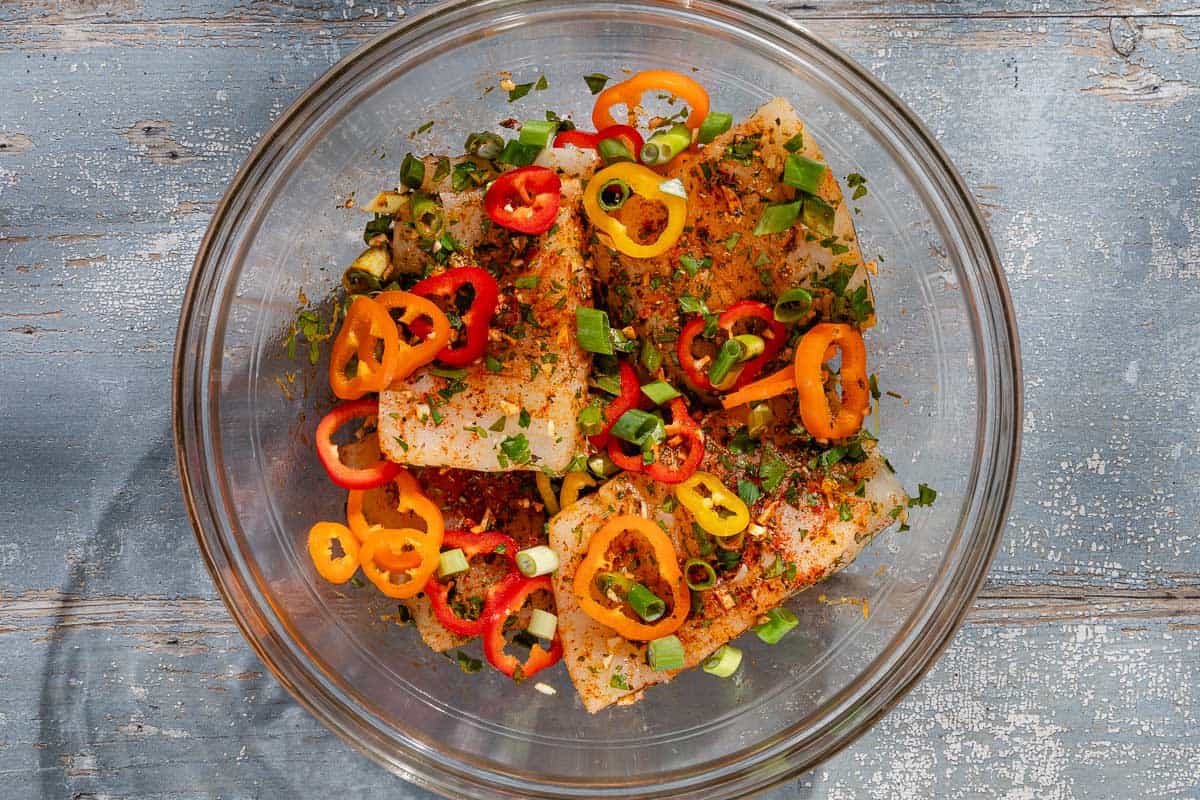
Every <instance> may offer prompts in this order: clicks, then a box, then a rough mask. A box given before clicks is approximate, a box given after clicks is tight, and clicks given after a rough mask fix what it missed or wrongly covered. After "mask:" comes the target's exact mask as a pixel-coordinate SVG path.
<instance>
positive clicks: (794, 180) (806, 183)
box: [783, 153, 829, 194]
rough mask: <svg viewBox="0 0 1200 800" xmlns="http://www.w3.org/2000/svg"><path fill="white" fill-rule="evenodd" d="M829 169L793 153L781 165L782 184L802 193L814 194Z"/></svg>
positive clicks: (818, 162)
mask: <svg viewBox="0 0 1200 800" xmlns="http://www.w3.org/2000/svg"><path fill="white" fill-rule="evenodd" d="M828 170H829V167H828V166H827V165H825V164H822V163H821V162H820V161H813V160H812V159H811V158H805V157H804V156H801V155H797V154H795V153H793V154H792V155H790V156H788V157H787V161H786V162H785V163H784V165H783V182H784V183H786V184H787V185H788V186H795V187H796V188H797V189H799V190H800V191H802V192H808V193H809V194H816V193H817V192H818V191H819V190H820V189H821V181H822V180H823V179H824V178H825V173H826V172H827V171H828Z"/></svg>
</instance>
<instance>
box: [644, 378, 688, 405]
mask: <svg viewBox="0 0 1200 800" xmlns="http://www.w3.org/2000/svg"><path fill="white" fill-rule="evenodd" d="M642 394H644V395H646V397H649V398H650V402H652V403H654V405H656V406H661V405H662V404H663V403H668V402H670V401H671V400H674V399H675V398H676V397H680V396H681V395H680V393H679V390H678V389H676V388H675V387H674V386H672V385H671V384H669V383H667V382H666V381H663V380H658V381H653V382H651V383H647V384H646V385H645V386H643V387H642Z"/></svg>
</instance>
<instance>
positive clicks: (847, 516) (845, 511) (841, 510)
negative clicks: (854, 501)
mask: <svg viewBox="0 0 1200 800" xmlns="http://www.w3.org/2000/svg"><path fill="white" fill-rule="evenodd" d="M838 519H840V520H841V521H842V522H849V521H850V520H852V519H854V513H853V512H852V511H851V510H850V504H849V503H847V502H846V501H845V500H843V501H842V502H840V503H838Z"/></svg>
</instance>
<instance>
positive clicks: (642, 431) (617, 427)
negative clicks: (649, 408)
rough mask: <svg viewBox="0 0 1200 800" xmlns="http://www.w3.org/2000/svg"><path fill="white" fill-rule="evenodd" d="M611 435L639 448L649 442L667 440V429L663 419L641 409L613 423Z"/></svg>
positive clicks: (625, 414)
mask: <svg viewBox="0 0 1200 800" xmlns="http://www.w3.org/2000/svg"><path fill="white" fill-rule="evenodd" d="M611 433H612V435H613V436H615V437H617V438H618V439H622V440H624V441H626V442H630V443H632V444H636V445H638V446H639V447H640V446H641V445H643V444H645V443H646V442H647V441H654V442H661V441H662V440H663V439H665V438H666V428H665V426H664V425H663V421H662V419H661V418H659V417H656V416H655V415H653V414H651V413H649V412H646V411H642V410H641V409H640V408H631V409H630V410H628V411H626V412H625V413H624V414H622V415H621V416H620V417H618V418H617V421H616V422H615V423H613V426H612V430H611Z"/></svg>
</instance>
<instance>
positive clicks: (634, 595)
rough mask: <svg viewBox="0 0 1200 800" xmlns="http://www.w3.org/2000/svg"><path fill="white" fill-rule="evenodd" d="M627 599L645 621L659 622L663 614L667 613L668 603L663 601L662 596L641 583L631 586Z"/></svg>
mask: <svg viewBox="0 0 1200 800" xmlns="http://www.w3.org/2000/svg"><path fill="white" fill-rule="evenodd" d="M625 601H626V602H627V603H629V605H630V607H632V608H633V610H634V612H635V613H636V614H637V615H638V616H639V617H641V618H642V621H644V622H657V621H658V620H660V619H662V615H663V614H665V613H667V604H666V603H664V602H663V600H662V598H661V597H659V596H658V595H656V594H655V593H654V592H652V591H650V590H649V589H647V588H646V587H645V586H642V585H641V584H640V583H635V584H633V585H632V586H630V587H629V594H627V595H626V596H625Z"/></svg>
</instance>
